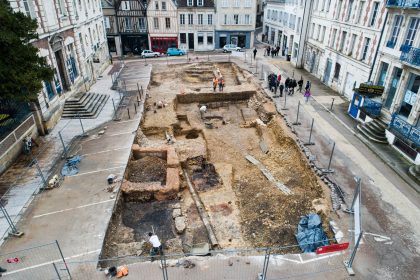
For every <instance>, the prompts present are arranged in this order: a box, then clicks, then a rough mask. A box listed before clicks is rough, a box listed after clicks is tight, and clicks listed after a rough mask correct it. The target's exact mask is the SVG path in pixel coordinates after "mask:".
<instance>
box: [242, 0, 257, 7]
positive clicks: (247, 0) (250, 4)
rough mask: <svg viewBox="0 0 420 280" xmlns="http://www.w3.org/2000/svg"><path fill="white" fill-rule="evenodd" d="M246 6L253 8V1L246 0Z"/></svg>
mask: <svg viewBox="0 0 420 280" xmlns="http://www.w3.org/2000/svg"><path fill="white" fill-rule="evenodd" d="M244 7H245V8H252V2H251V0H245V5H244ZM258 8H259V6H258Z"/></svg>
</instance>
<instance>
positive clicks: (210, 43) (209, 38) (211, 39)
mask: <svg viewBox="0 0 420 280" xmlns="http://www.w3.org/2000/svg"><path fill="white" fill-rule="evenodd" d="M212 44H213V34H211V33H209V34H207V45H212Z"/></svg>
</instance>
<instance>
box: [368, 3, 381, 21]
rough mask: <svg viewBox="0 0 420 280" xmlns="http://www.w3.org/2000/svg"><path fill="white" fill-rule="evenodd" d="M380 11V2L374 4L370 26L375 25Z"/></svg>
mask: <svg viewBox="0 0 420 280" xmlns="http://www.w3.org/2000/svg"><path fill="white" fill-rule="evenodd" d="M378 10H379V2H373V11H372V18H371V19H370V24H369V26H374V25H375V21H376V17H377V16H378Z"/></svg>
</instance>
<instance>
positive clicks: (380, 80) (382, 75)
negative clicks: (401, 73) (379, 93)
mask: <svg viewBox="0 0 420 280" xmlns="http://www.w3.org/2000/svg"><path fill="white" fill-rule="evenodd" d="M388 67H389V65H388V63H385V62H383V61H382V62H381V71H380V72H379V77H378V82H377V83H376V84H377V85H378V86H384V85H385V78H386V73H387V72H388Z"/></svg>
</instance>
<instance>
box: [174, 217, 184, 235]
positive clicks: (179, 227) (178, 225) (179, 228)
mask: <svg viewBox="0 0 420 280" xmlns="http://www.w3.org/2000/svg"><path fill="white" fill-rule="evenodd" d="M186 227H187V225H186V219H185V217H184V216H181V217H176V218H175V229H176V232H177V233H178V234H181V233H183V232H184V230H185V228H186Z"/></svg>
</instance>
